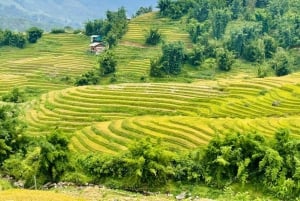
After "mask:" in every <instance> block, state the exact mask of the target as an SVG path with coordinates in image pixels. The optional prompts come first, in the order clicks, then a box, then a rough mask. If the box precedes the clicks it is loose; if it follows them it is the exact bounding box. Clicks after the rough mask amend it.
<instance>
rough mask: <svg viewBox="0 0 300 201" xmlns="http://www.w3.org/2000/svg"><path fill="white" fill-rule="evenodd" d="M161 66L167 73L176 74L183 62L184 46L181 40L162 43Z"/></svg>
mask: <svg viewBox="0 0 300 201" xmlns="http://www.w3.org/2000/svg"><path fill="white" fill-rule="evenodd" d="M162 51H163V56H162V66H163V69H164V71H165V72H166V73H167V74H174V75H177V74H179V73H180V72H181V67H182V65H183V63H184V57H185V55H184V46H183V43H182V42H174V43H169V44H164V45H163V47H162Z"/></svg>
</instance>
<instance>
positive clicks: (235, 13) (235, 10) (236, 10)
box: [231, 0, 242, 20]
mask: <svg viewBox="0 0 300 201" xmlns="http://www.w3.org/2000/svg"><path fill="white" fill-rule="evenodd" d="M231 12H232V19H234V20H236V19H238V17H239V15H240V13H241V12H242V2H241V0H233V2H232V6H231Z"/></svg>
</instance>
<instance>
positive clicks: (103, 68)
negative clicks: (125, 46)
mask: <svg viewBox="0 0 300 201" xmlns="http://www.w3.org/2000/svg"><path fill="white" fill-rule="evenodd" d="M99 65H100V73H101V74H102V75H107V74H110V73H114V72H115V71H116V66H117V60H116V59H115V56H114V54H113V53H112V52H111V51H106V52H104V53H103V54H101V55H100V57H99Z"/></svg>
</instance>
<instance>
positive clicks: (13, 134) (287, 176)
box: [0, 105, 300, 200]
mask: <svg viewBox="0 0 300 201" xmlns="http://www.w3.org/2000/svg"><path fill="white" fill-rule="evenodd" d="M18 116H19V110H18V109H17V108H16V107H14V106H10V105H6V106H1V107H0V130H1V132H0V150H1V151H0V171H1V172H2V173H4V174H6V175H10V176H12V177H14V178H15V179H16V180H23V181H24V182H25V183H24V184H25V187H28V188H29V187H32V186H33V185H34V182H35V181H34V178H36V179H37V180H36V181H37V184H38V186H42V185H43V184H45V183H47V182H59V181H69V182H74V183H76V184H84V183H86V182H90V183H95V184H106V185H108V186H110V187H113V188H123V189H127V190H151V189H156V188H161V187H164V186H165V185H167V184H168V183H170V182H175V183H176V182H180V183H182V182H183V183H186V184H190V185H195V184H206V185H208V186H211V187H215V188H221V189H222V188H224V187H226V186H229V185H231V184H240V185H242V186H243V185H246V184H247V183H251V184H253V185H258V186H260V187H261V189H262V190H263V191H264V192H266V193H271V194H272V195H273V196H275V197H277V198H280V199H284V200H293V199H295V198H296V197H297V196H299V194H300V186H299V183H300V142H299V140H296V139H293V138H292V137H291V136H290V132H289V131H288V130H287V129H279V130H277V131H276V133H275V135H274V137H273V138H271V139H269V138H268V139H266V138H265V137H264V136H263V135H261V134H259V133H256V132H254V133H229V134H225V135H222V136H220V135H217V136H216V137H214V138H213V139H212V140H211V141H210V142H209V144H208V145H207V146H206V147H205V148H203V147H202V148H201V147H200V148H196V149H193V150H189V151H184V152H183V151H178V150H174V149H173V148H172V147H167V146H165V145H164V141H163V140H162V139H150V138H144V139H141V140H138V141H135V142H134V143H133V144H131V145H130V146H129V148H128V150H127V151H124V152H123V153H119V154H116V155H113V156H112V155H105V154H96V153H93V154H89V155H82V156H77V155H74V154H71V152H70V150H69V148H68V147H69V146H68V144H69V139H68V137H67V136H65V135H64V134H63V133H62V132H60V131H59V129H56V130H54V131H53V132H52V133H51V134H49V135H47V136H45V137H39V138H35V137H29V136H26V135H24V132H25V129H26V125H25V124H24V123H23V122H21V121H20V120H19V118H18Z"/></svg>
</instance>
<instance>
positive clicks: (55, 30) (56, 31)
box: [50, 28, 66, 34]
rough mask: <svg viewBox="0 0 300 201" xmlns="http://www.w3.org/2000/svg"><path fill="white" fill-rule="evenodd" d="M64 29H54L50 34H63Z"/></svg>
mask: <svg viewBox="0 0 300 201" xmlns="http://www.w3.org/2000/svg"><path fill="white" fill-rule="evenodd" d="M65 32H66V31H65V29H63V28H55V29H51V32H50V33H52V34H60V33H65Z"/></svg>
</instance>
